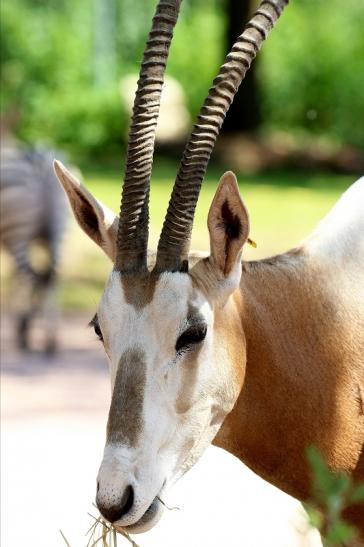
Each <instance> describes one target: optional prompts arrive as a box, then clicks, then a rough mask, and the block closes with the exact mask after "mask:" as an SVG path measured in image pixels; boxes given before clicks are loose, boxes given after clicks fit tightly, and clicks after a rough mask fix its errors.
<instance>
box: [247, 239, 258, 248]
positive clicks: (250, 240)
mask: <svg viewBox="0 0 364 547" xmlns="http://www.w3.org/2000/svg"><path fill="white" fill-rule="evenodd" d="M248 243H249V245H251V247H254V249H256V248H257V247H258V245H257V244H256V243H255V241H254V240H253V239H250V237H248Z"/></svg>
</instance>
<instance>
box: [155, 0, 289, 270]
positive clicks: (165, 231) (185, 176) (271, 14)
mask: <svg viewBox="0 0 364 547" xmlns="http://www.w3.org/2000/svg"><path fill="white" fill-rule="evenodd" d="M288 2H289V0H263V1H262V3H261V4H260V7H259V9H258V10H257V12H256V13H255V15H254V16H253V17H252V19H251V20H250V21H249V23H248V24H247V25H246V27H245V30H244V32H243V33H242V34H241V35H240V36H239V38H238V40H237V41H236V42H235V44H234V46H233V48H232V50H231V52H230V53H229V54H228V55H227V57H226V59H225V62H224V64H223V65H222V66H221V68H220V71H219V73H218V75H217V77H216V78H215V80H214V81H213V84H212V87H211V88H210V90H209V93H208V96H207V98H206V99H205V102H204V104H203V106H202V108H201V110H200V113H199V116H198V121H197V123H196V124H195V126H194V127H193V130H192V133H191V136H190V138H189V140H188V142H187V144H186V147H185V150H184V153H183V157H182V160H181V164H180V167H179V171H178V173H177V177H176V181H175V183H174V187H173V191H172V195H171V199H170V202H169V206H168V211H167V215H166V218H165V221H164V224H163V228H162V233H161V236H160V239H159V244H158V251H157V261H156V266H155V267H156V270H157V271H166V270H168V271H181V270H184V269H185V268H186V265H188V262H187V260H188V252H189V247H190V239H191V231H192V224H193V218H194V213H195V208H196V204H197V200H198V196H199V193H200V188H201V184H202V180H203V178H204V175H205V172H206V169H207V164H208V162H209V159H210V156H211V152H212V150H213V147H214V145H215V141H216V139H217V136H218V134H219V131H220V128H221V125H222V123H223V121H224V118H225V115H226V113H227V111H228V109H229V107H230V105H231V103H232V101H233V98H234V95H235V93H236V92H237V90H238V88H239V85H240V84H241V82H242V80H243V79H244V76H245V74H246V72H247V70H248V69H249V67H250V64H251V62H252V61H253V59H254V57H255V56H256V54H257V52H258V50H259V49H260V47H261V45H262V43H263V41H264V40H265V38H266V37H267V36H268V33H269V31H270V30H271V29H272V28H273V26H274V24H275V23H276V21H277V20H278V18H279V16H280V15H281V13H282V11H283V9H284V8H285V6H286V5H287V4H288Z"/></svg>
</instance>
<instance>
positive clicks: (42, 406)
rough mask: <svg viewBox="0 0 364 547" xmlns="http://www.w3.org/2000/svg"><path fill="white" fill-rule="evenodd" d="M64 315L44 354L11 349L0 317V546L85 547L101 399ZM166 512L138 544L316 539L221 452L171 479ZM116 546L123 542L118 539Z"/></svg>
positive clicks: (99, 368) (291, 545) (93, 347)
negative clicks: (52, 346)
mask: <svg viewBox="0 0 364 547" xmlns="http://www.w3.org/2000/svg"><path fill="white" fill-rule="evenodd" d="M87 320H88V318H86V317H72V318H67V320H65V321H63V324H62V327H61V329H60V339H61V351H60V352H59V354H58V355H57V356H56V357H55V358H53V359H52V360H47V359H45V358H44V357H43V356H42V355H40V354H37V353H34V354H31V355H28V356H24V355H23V354H21V353H19V352H17V351H15V350H14V349H13V344H12V339H11V328H10V327H11V323H10V320H9V318H8V317H6V318H3V321H2V338H1V355H2V359H1V362H2V385H1V390H2V398H1V403H2V443H1V455H2V468H1V472H2V481H1V485H2V504H1V505H2V529H1V545H2V546H3V547H54V546H62V545H63V546H64V543H63V540H62V538H61V536H60V534H59V529H60V528H61V529H62V530H63V531H64V533H65V534H66V536H67V538H68V540H69V541H70V544H71V546H72V547H86V541H85V537H84V533H85V531H86V530H87V528H88V527H89V526H90V517H88V516H87V511H91V512H93V513H94V514H96V510H95V509H93V508H92V505H91V503H92V500H93V498H94V495H95V477H96V473H97V469H98V465H99V463H100V461H101V454H102V450H103V442H104V429H105V423H106V416H107V410H108V404H109V381H108V376H107V365H106V362H105V358H104V356H103V352H102V348H101V347H100V345H99V344H98V342H97V341H95V340H94V336H93V334H92V332H91V331H89V330H87V329H86V328H85V324H86V323H87ZM166 501H167V502H168V503H169V504H170V505H172V506H176V505H177V506H178V507H180V510H176V511H166V512H165V515H164V516H163V518H162V520H161V522H160V523H159V524H158V525H157V526H156V528H154V529H153V530H152V531H150V532H148V533H147V534H145V535H139V536H135V538H134V539H135V540H136V541H137V543H138V544H139V545H140V547H149V546H155V547H157V546H160V547H182V546H190V547H197V546H199V547H201V546H202V547H205V546H206V547H218V546H222V545H227V546H229V547H238V546H239V547H240V546H244V547H309V546H310V547H311V546H314V545H320V542H319V541H318V538H317V535H316V533H315V532H313V533H312V532H307V530H306V526H305V522H304V521H302V519H301V520H300V518H298V515H299V510H300V506H299V504H298V503H297V502H296V501H295V500H293V499H292V498H290V497H289V496H286V495H285V494H283V493H281V492H280V491H278V490H277V489H275V488H274V487H272V486H270V485H268V484H267V483H265V482H264V481H262V480H261V479H259V478H258V477H256V476H255V475H254V474H253V473H252V472H251V471H249V470H248V469H247V468H246V467H245V466H243V465H242V464H241V463H240V462H238V461H237V460H236V459H235V458H233V457H232V456H230V455H229V454H227V453H226V452H224V451H222V450H219V449H216V448H210V449H209V450H207V452H206V454H205V455H204V456H203V458H202V459H201V461H200V462H199V463H198V464H197V465H196V466H195V467H194V468H193V469H192V470H191V471H190V472H189V473H188V474H187V475H186V476H185V477H184V478H183V479H182V480H181V481H180V482H179V483H178V485H177V486H176V487H175V488H174V490H173V491H172V492H171V493H170V494H169V496H168V498H167V499H166ZM119 545H120V546H122V545H127V543H126V541H125V540H124V539H122V538H121V539H120V540H119Z"/></svg>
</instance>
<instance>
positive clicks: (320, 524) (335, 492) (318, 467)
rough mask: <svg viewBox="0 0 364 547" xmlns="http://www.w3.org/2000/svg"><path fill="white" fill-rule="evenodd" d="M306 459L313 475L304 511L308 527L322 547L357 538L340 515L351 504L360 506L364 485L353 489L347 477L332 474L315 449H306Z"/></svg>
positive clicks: (337, 545)
mask: <svg viewBox="0 0 364 547" xmlns="http://www.w3.org/2000/svg"><path fill="white" fill-rule="evenodd" d="M307 456H308V461H309V463H310V466H311V470H312V473H313V496H312V501H311V502H310V503H308V504H305V509H306V511H307V513H308V515H309V518H310V521H311V524H312V526H314V527H315V528H318V529H319V531H320V532H321V534H322V541H323V545H324V547H339V546H341V545H343V544H344V543H345V542H348V541H351V540H352V539H355V537H356V535H357V534H356V530H355V528H354V527H353V526H351V525H350V524H348V523H347V522H346V521H345V520H344V518H343V512H344V510H345V508H346V507H348V506H349V505H351V504H356V503H361V502H364V484H361V485H360V486H354V485H353V482H352V480H351V478H350V476H349V475H346V474H344V473H332V472H331V471H330V470H329V468H328V466H327V464H326V462H325V460H324V459H323V457H322V456H321V454H320V452H319V451H318V450H317V449H316V448H315V447H310V448H309V450H308V454H307Z"/></svg>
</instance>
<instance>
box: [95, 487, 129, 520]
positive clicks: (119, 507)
mask: <svg viewBox="0 0 364 547" xmlns="http://www.w3.org/2000/svg"><path fill="white" fill-rule="evenodd" d="M133 503H134V490H133V487H132V486H127V487H126V488H125V491H124V494H123V496H122V498H121V500H120V503H118V504H116V505H112V506H108V505H106V504H105V503H104V502H100V500H98V499H97V498H96V504H97V507H98V509H99V511H100V513H101V515H102V516H103V517H104V518H105V519H106V520H108V521H109V522H116V521H117V520H120V519H121V517H123V516H124V515H126V513H129V511H130V509H131V508H132V507H133Z"/></svg>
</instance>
